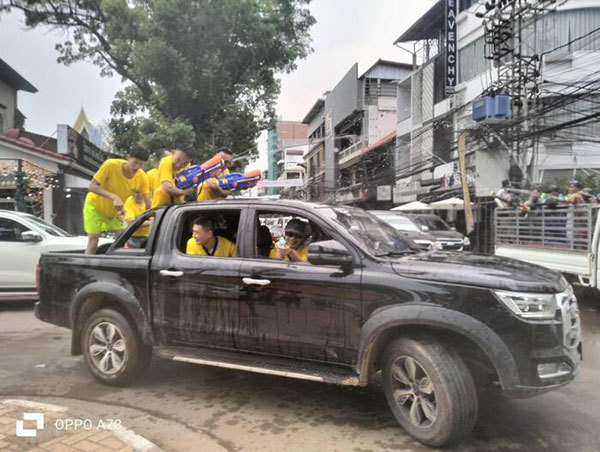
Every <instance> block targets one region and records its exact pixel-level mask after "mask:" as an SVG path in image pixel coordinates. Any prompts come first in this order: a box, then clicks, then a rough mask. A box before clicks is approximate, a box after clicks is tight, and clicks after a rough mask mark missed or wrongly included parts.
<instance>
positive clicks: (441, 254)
mask: <svg viewBox="0 0 600 452" xmlns="http://www.w3.org/2000/svg"><path fill="white" fill-rule="evenodd" d="M392 266H393V268H394V271H395V272H396V273H398V274H399V275H401V276H405V277H407V278H415V279H423V280H428V281H440V282H445V283H452V284H460V285H467V286H479V287H488V288H490V289H500V290H512V291H521V292H539V293H557V292H562V291H563V290H565V289H566V287H567V281H566V280H565V278H564V277H563V276H562V275H561V274H560V273H558V272H556V271H554V270H549V269H547V268H544V267H540V266H538V265H532V264H528V263H526V262H522V261H518V260H515V259H508V258H504V257H498V256H482V255H479V254H473V253H456V252H445V251H433V252H429V253H421V254H416V255H413V256H408V257H405V258H402V259H399V260H396V261H394V262H393V263H392Z"/></svg>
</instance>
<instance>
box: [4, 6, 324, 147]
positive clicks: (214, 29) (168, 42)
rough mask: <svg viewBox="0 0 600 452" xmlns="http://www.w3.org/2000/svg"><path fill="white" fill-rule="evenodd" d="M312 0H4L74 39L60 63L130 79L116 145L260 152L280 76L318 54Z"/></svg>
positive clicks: (62, 50)
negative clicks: (312, 39) (313, 44)
mask: <svg viewBox="0 0 600 452" xmlns="http://www.w3.org/2000/svg"><path fill="white" fill-rule="evenodd" d="M309 3H310V0H128V1H126V0H0V9H11V8H17V9H21V10H23V11H24V12H25V15H26V21H27V25H29V26H31V27H34V26H37V25H52V26H56V27H58V28H62V29H66V30H68V31H69V35H68V38H67V40H65V42H63V43H61V44H59V45H58V46H57V50H58V51H59V54H60V56H59V62H61V63H64V64H66V65H68V64H72V63H74V62H77V61H82V60H86V61H93V62H94V63H95V64H96V65H97V66H98V67H99V68H100V72H101V74H102V75H110V74H114V73H117V74H119V75H120V76H122V77H123V78H124V79H125V80H127V81H128V82H130V83H129V84H128V86H127V88H125V89H124V90H123V91H121V92H120V93H119V94H118V95H117V96H116V98H115V100H114V103H113V107H112V115H113V119H112V121H111V123H110V127H111V130H112V131H113V135H114V145H115V147H116V148H117V149H127V148H128V147H130V146H131V145H132V144H133V143H136V142H140V143H142V144H145V145H147V146H148V147H150V148H151V149H157V148H161V147H172V146H185V145H189V143H194V144H195V146H196V147H197V148H198V149H199V150H200V152H201V153H202V154H205V155H207V154H209V153H210V152H212V151H213V150H214V149H215V148H216V147H219V146H223V145H227V146H231V147H232V148H233V149H234V151H236V152H243V151H245V150H247V149H251V148H254V142H255V141H256V139H257V138H258V135H259V134H260V132H261V130H264V129H266V128H268V126H269V125H270V124H271V123H272V121H273V119H274V105H275V101H276V99H277V96H278V95H279V88H280V86H279V81H278V79H277V75H278V74H280V73H282V72H290V71H292V70H294V69H295V67H296V61H297V60H298V59H299V58H304V57H306V55H307V54H308V52H310V50H311V49H310V46H309V28H310V26H311V25H312V24H313V23H314V18H313V17H312V16H311V15H310V12H309V11H308V4H309Z"/></svg>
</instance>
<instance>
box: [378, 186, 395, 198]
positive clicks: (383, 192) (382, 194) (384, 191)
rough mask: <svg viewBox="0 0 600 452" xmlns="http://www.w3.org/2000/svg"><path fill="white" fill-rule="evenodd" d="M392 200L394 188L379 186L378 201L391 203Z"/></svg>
mask: <svg viewBox="0 0 600 452" xmlns="http://www.w3.org/2000/svg"><path fill="white" fill-rule="evenodd" d="M391 200H392V186H391V185H379V186H378V187H377V201H391Z"/></svg>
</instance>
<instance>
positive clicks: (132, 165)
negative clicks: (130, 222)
mask: <svg viewBox="0 0 600 452" xmlns="http://www.w3.org/2000/svg"><path fill="white" fill-rule="evenodd" d="M147 160H148V151H146V150H145V149H143V148H141V147H136V148H134V149H132V150H131V152H129V154H128V155H127V160H123V159H108V160H106V161H105V162H104V163H103V164H102V166H100V169H99V170H98V171H97V172H96V174H94V178H93V179H92V182H91V183H90V186H89V188H88V190H89V192H88V194H87V196H86V198H85V203H84V205H83V226H84V229H85V232H86V233H87V234H88V245H87V249H86V251H85V252H86V254H94V253H95V252H96V249H97V248H98V240H99V238H100V234H102V233H103V232H109V231H114V232H120V231H122V230H123V228H124V227H125V224H124V221H123V218H124V215H125V209H124V202H125V201H126V200H127V198H129V196H131V194H132V193H133V192H134V190H138V191H140V192H141V193H142V194H143V197H144V201H145V203H146V205H147V206H148V207H149V206H150V190H149V187H148V176H147V175H146V173H145V172H144V170H142V166H144V163H146V161H147Z"/></svg>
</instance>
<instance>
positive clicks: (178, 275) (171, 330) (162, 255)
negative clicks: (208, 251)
mask: <svg viewBox="0 0 600 452" xmlns="http://www.w3.org/2000/svg"><path fill="white" fill-rule="evenodd" d="M241 217H242V209H241V208H229V206H228V207H227V209H224V208H223V207H222V206H220V207H218V208H216V207H210V206H206V207H198V206H189V207H185V208H180V209H178V210H176V211H174V212H173V214H172V215H171V216H170V218H169V219H168V223H166V224H164V225H162V226H161V228H162V231H163V233H162V237H161V240H160V245H159V251H158V254H157V255H156V258H155V262H154V263H153V265H152V278H151V286H152V287H151V291H152V295H153V310H154V316H153V317H154V322H155V329H156V330H157V331H158V333H159V336H160V339H161V342H163V343H169V344H189V345H196V346H219V347H226V348H237V335H238V329H239V312H238V303H239V294H240V289H241V278H240V273H239V270H240V258H239V257H237V256H236V257H217V256H210V255H190V254H186V244H187V242H188V241H189V240H194V239H193V238H192V229H193V224H194V221H195V220H196V219H198V218H208V219H210V220H211V224H213V225H214V228H215V230H214V233H215V235H216V236H218V237H219V239H220V240H221V245H223V244H224V243H226V241H225V240H224V239H227V240H228V241H231V242H233V243H234V244H235V243H237V241H238V239H239V234H240V232H241V231H240V228H239V224H240V220H241ZM221 245H219V246H221ZM215 254H218V253H215Z"/></svg>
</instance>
